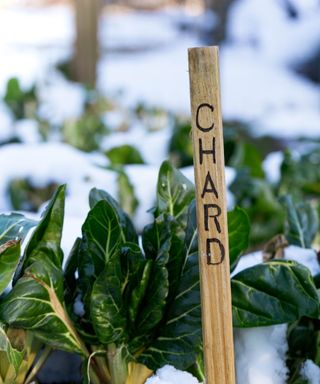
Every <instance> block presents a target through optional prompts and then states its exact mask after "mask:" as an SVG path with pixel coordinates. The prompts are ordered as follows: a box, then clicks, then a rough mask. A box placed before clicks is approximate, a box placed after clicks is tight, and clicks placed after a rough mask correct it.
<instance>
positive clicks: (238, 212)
mask: <svg viewBox="0 0 320 384" xmlns="http://www.w3.org/2000/svg"><path fill="white" fill-rule="evenodd" d="M228 230H229V257H230V270H231V271H233V270H234V268H235V267H236V266H237V264H238V261H239V258H240V256H241V254H242V252H243V251H245V250H246V249H247V248H248V246H249V235H250V221H249V217H248V215H247V213H246V211H245V210H244V209H242V208H239V207H235V208H234V209H233V210H232V211H230V212H228Z"/></svg>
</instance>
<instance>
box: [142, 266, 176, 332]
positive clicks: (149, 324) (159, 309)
mask: <svg viewBox="0 0 320 384" xmlns="http://www.w3.org/2000/svg"><path fill="white" fill-rule="evenodd" d="M151 268H152V269H151V276H150V279H149V284H148V287H147V290H146V295H145V298H144V301H143V305H142V306H141V308H140V311H139V312H138V316H137V319H136V334H137V335H138V336H140V335H142V334H148V332H149V331H150V330H152V329H153V328H154V327H155V326H156V325H157V324H159V322H160V321H161V320H162V318H163V314H164V309H165V305H166V298H167V296H168V291H169V280H168V271H167V269H166V268H165V266H164V265H163V264H162V263H159V262H153V263H152V266H151Z"/></svg>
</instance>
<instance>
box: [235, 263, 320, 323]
mask: <svg viewBox="0 0 320 384" xmlns="http://www.w3.org/2000/svg"><path fill="white" fill-rule="evenodd" d="M231 288H232V308H233V325H234V326H235V327H257V326H267V325H273V324H281V323H288V322H292V321H295V320H298V319H299V318H300V317H302V316H309V317H314V318H318V316H319V314H320V309H319V298H318V294H317V290H316V288H315V286H314V283H313V279H312V276H311V274H310V271H309V270H308V268H306V267H304V266H303V265H300V264H298V263H296V262H294V261H271V262H268V263H265V264H258V265H256V266H254V267H251V268H248V269H245V270H243V271H242V272H240V273H238V274H237V275H236V276H234V277H233V278H232V280H231Z"/></svg>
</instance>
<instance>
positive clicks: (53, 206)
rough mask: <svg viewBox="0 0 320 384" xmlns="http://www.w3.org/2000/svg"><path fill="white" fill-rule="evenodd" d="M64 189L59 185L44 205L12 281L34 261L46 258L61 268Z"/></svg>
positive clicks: (41, 260)
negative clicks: (44, 207)
mask: <svg viewBox="0 0 320 384" xmlns="http://www.w3.org/2000/svg"><path fill="white" fill-rule="evenodd" d="M65 189H66V188H65V186H64V185H62V186H60V187H59V188H58V190H57V192H56V193H55V194H54V196H53V198H52V199H51V201H50V202H49V204H48V206H47V207H46V209H45V211H44V213H43V215H42V218H41V220H40V222H39V224H38V225H37V227H36V229H35V230H34V232H33V234H32V237H31V239H30V240H29V243H28V245H27V247H26V249H25V252H24V255H23V258H22V261H21V263H20V266H19V268H18V269H17V271H16V274H15V277H14V281H17V279H18V278H19V277H20V276H22V274H23V272H24V270H25V269H26V268H27V267H28V266H29V265H31V264H32V263H33V262H34V261H40V262H43V261H45V260H46V261H47V262H50V263H52V264H53V265H54V266H56V267H58V268H61V266H62V259H63V254H62V251H61V248H60V244H61V237H62V228H63V220H64V203H65Z"/></svg>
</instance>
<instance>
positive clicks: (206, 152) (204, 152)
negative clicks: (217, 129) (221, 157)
mask: <svg viewBox="0 0 320 384" xmlns="http://www.w3.org/2000/svg"><path fill="white" fill-rule="evenodd" d="M199 155H200V164H201V165H202V163H203V156H204V155H212V160H213V164H215V163H216V138H215V137H213V138H212V149H203V145H202V139H199Z"/></svg>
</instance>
